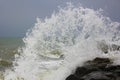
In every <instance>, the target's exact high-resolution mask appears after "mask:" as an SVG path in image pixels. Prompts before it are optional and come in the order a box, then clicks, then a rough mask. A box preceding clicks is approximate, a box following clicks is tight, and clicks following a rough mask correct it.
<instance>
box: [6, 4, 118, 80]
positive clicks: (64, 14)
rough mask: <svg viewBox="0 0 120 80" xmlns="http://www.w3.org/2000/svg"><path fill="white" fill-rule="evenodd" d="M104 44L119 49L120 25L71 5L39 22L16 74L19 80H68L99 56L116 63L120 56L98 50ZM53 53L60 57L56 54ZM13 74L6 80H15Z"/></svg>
mask: <svg viewBox="0 0 120 80" xmlns="http://www.w3.org/2000/svg"><path fill="white" fill-rule="evenodd" d="M102 40H104V41H105V42H106V43H107V44H108V45H109V44H117V45H120V23H118V22H112V21H111V20H110V19H109V18H107V17H105V16H103V15H102V14H101V12H100V11H99V10H98V11H94V10H93V9H89V8H83V7H81V6H80V7H75V6H74V5H72V4H71V3H70V4H68V5H67V7H64V8H61V9H60V10H59V12H56V13H54V14H52V16H51V18H46V19H45V20H43V21H42V20H40V19H39V18H37V23H36V24H35V26H34V27H33V28H32V30H31V31H30V32H27V36H26V37H25V38H24V43H25V46H24V47H23V49H22V51H21V52H20V56H17V57H16V59H15V62H14V71H13V72H14V74H15V75H17V76H15V77H16V78H17V77H20V78H24V79H25V80H65V78H66V77H67V76H68V75H69V74H71V73H72V72H74V70H75V68H76V67H77V66H82V64H83V63H84V62H85V61H87V60H92V59H93V58H95V57H97V56H98V57H110V58H113V59H114V60H115V59H116V58H115V56H116V55H117V56H118V55H119V54H114V51H113V52H112V54H111V53H108V54H104V53H103V52H102V50H100V49H99V48H98V47H97V46H98V44H97V43H98V42H101V41H102ZM54 51H57V53H58V54H57V53H55V54H53V53H52V52H54ZM61 55H64V56H63V58H61V57H60V56H61ZM118 60H119V59H118V58H117V60H116V63H118V62H117V61H118ZM16 64H17V66H16ZM6 73H8V72H6ZM14 74H13V73H12V72H9V73H8V74H6V78H5V80H10V78H11V79H13V80H15V78H12V75H14Z"/></svg>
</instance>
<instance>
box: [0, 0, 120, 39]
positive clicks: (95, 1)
mask: <svg viewBox="0 0 120 80" xmlns="http://www.w3.org/2000/svg"><path fill="white" fill-rule="evenodd" d="M70 1H71V2H73V3H74V4H78V3H80V4H82V5H83V6H86V7H88V8H93V9H99V8H102V9H103V10H104V11H105V15H106V16H109V17H110V18H111V19H112V20H113V21H118V22H120V0H0V37H14V36H16V37H20V36H21V37H23V36H24V35H25V33H26V31H27V29H29V28H31V27H33V26H34V24H35V22H36V17H40V18H45V17H46V16H48V17H49V16H50V15H51V14H52V12H53V11H56V10H57V9H58V7H57V6H64V5H66V2H70Z"/></svg>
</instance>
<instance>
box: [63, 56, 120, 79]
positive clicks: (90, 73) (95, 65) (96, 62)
mask: <svg viewBox="0 0 120 80" xmlns="http://www.w3.org/2000/svg"><path fill="white" fill-rule="evenodd" d="M112 63H113V62H112V61H111V60H110V59H109V58H99V57H96V58H95V59H93V60H91V61H86V62H85V63H84V65H83V66H81V67H77V69H76V70H75V72H74V73H73V74H71V75H69V76H68V77H67V78H66V79H65V80H120V65H113V64H112Z"/></svg>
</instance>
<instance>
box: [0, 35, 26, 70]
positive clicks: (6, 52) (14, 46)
mask: <svg viewBox="0 0 120 80" xmlns="http://www.w3.org/2000/svg"><path fill="white" fill-rule="evenodd" d="M22 45H24V44H23V41H22V38H10V37H9V38H8V37H7V38H0V70H1V69H2V68H4V67H8V66H10V65H12V61H13V60H14V55H15V54H18V48H20V47H22Z"/></svg>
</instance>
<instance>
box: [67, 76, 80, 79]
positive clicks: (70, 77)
mask: <svg viewBox="0 0 120 80" xmlns="http://www.w3.org/2000/svg"><path fill="white" fill-rule="evenodd" d="M66 80H80V79H79V78H77V77H75V76H74V75H70V76H68V77H67V78H66Z"/></svg>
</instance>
